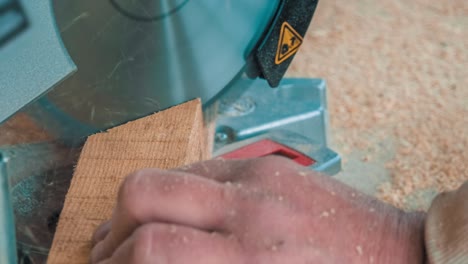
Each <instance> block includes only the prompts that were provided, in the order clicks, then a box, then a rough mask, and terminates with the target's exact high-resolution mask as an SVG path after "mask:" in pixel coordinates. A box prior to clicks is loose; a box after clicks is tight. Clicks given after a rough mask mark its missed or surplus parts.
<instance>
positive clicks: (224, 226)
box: [91, 156, 424, 264]
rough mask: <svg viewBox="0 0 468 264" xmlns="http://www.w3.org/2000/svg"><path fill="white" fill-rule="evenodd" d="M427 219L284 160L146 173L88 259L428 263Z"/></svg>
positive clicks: (123, 197) (133, 181)
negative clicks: (424, 244)
mask: <svg viewBox="0 0 468 264" xmlns="http://www.w3.org/2000/svg"><path fill="white" fill-rule="evenodd" d="M423 217H424V216H423V215H420V214H406V213H404V212H402V211H400V210H397V209H395V208H393V207H390V206H388V205H385V204H383V203H381V202H379V201H377V200H375V199H372V198H370V197H367V196H364V195H362V194H360V193H359V192H357V191H355V190H353V189H351V188H349V187H347V186H345V185H343V184H341V183H339V182H337V181H335V180H333V179H331V178H329V177H326V176H322V175H319V174H317V173H314V172H312V171H310V170H308V169H307V168H304V167H301V166H299V165H297V164H295V163H294V162H292V161H290V160H287V159H285V158H281V157H274V156H272V157H266V158H260V159H251V160H231V161H228V160H210V161H206V162H201V163H197V164H193V165H190V166H187V167H184V168H180V169H177V170H172V171H162V170H157V169H145V170H141V171H138V172H136V173H134V174H133V175H130V176H129V177H128V178H127V179H126V181H125V182H124V184H123V185H122V187H121V189H120V192H119V197H118V202H117V206H116V208H115V212H114V215H113V217H112V219H111V220H110V221H109V222H107V223H104V224H103V225H102V226H101V227H99V228H98V230H97V231H96V233H95V236H94V243H95V246H94V248H93V251H92V256H91V263H100V264H107V263H130V264H132V263H135V264H136V263H137V264H150V263H151V264H152V263H154V264H160V263H161V264H162V263H174V264H178V263H203V264H210V263H213V264H215V263H216V264H219V263H236V264H238V263H240V264H243V263H260V264H261V263H272V264H275V263H278V264H279V263H281V264H283V263H412V264H413V263H422V262H423V255H424V252H423V237H422V234H423V230H422V226H423V225H422V222H423Z"/></svg>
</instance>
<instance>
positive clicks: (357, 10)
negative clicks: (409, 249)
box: [289, 0, 468, 209]
mask: <svg viewBox="0 0 468 264" xmlns="http://www.w3.org/2000/svg"><path fill="white" fill-rule="evenodd" d="M467 68H468V1H466V0H451V1H430V0H413V1H404V0H382V1H372V0H357V1H322V2H320V3H319V7H318V9H317V12H316V16H315V18H314V21H313V23H312V26H311V29H310V31H309V32H308V35H307V36H306V39H305V44H304V45H303V47H302V48H301V50H300V51H299V53H298V56H296V58H295V60H294V61H293V63H292V65H291V68H290V71H289V75H290V76H302V77H303V76H309V77H322V78H325V79H326V80H327V81H328V84H329V108H330V118H331V131H332V138H333V139H334V141H335V143H336V146H338V149H337V151H338V152H340V153H341V154H343V156H344V157H345V158H346V154H347V153H349V151H350V150H353V149H360V150H366V151H368V152H369V153H368V156H366V157H365V158H364V161H367V160H369V161H372V157H373V156H374V155H376V154H378V153H379V152H382V151H387V150H385V149H384V148H382V147H380V145H379V144H375V142H377V143H378V142H383V141H388V140H391V141H392V142H393V143H392V144H393V145H394V146H395V153H394V156H393V158H392V160H391V161H390V162H387V164H386V169H387V170H389V171H390V175H391V179H390V180H389V181H388V182H385V183H382V184H381V186H380V187H379V188H378V192H377V196H378V197H379V198H381V199H383V200H384V201H387V202H390V203H392V204H394V205H396V206H398V207H401V208H405V209H407V208H408V207H409V205H408V197H411V196H413V195H414V194H415V193H417V192H419V191H421V190H434V192H440V191H446V190H453V189H455V188H457V187H458V186H459V185H460V184H461V183H463V182H464V181H466V180H468V165H467V164H468V150H467V149H468V87H467V84H468V69H467ZM369 149H371V150H369ZM369 177H372V175H369ZM427 206H428V203H426V204H425V205H424V206H423V207H424V208H422V209H427Z"/></svg>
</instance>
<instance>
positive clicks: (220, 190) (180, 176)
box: [98, 169, 233, 260]
mask: <svg viewBox="0 0 468 264" xmlns="http://www.w3.org/2000/svg"><path fill="white" fill-rule="evenodd" d="M230 190H232V189H230V188H225V187H224V185H223V184H219V183H217V182H215V181H211V180H209V179H205V178H202V177H197V176H196V175H192V174H188V173H183V172H175V171H162V170H158V169H146V170H141V171H139V172H137V173H135V174H133V175H131V176H129V177H128V178H127V179H126V181H125V182H124V184H123V185H122V187H121V189H120V192H119V198H118V202H117V207H116V210H115V213H114V215H113V218H112V227H111V230H110V232H109V234H108V235H107V236H106V237H105V238H104V240H103V241H102V245H100V247H101V248H102V250H101V253H102V255H101V256H99V257H98V259H99V260H100V259H104V258H107V257H109V256H110V254H111V252H113V251H114V250H115V249H116V247H117V246H118V245H120V244H121V243H122V242H123V241H124V240H125V239H126V238H127V237H129V236H130V235H131V234H132V232H133V231H134V230H135V229H136V228H137V227H138V226H140V225H142V224H145V223H150V222H166V223H174V224H179V225H186V226H190V227H194V228H199V229H205V230H222V229H223V227H224V223H225V221H226V219H227V218H228V217H229V211H230V208H232V207H233V205H232V195H233V194H232V193H231V191H230Z"/></svg>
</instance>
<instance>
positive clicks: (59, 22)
mask: <svg viewBox="0 0 468 264" xmlns="http://www.w3.org/2000/svg"><path fill="white" fill-rule="evenodd" d="M316 5H317V0H256V1H250V0H249V1H248V0H238V1H231V0H224V1H211V0H197V1H195V0H191V1H190V0H103V1H95V0H80V1H71V0H52V1H50V0H37V1H30V0H0V123H3V122H5V121H6V120H7V119H8V118H10V117H12V116H14V115H15V114H16V113H21V114H22V115H28V116H29V117H30V118H32V119H33V120H34V121H35V122H36V124H37V126H39V127H41V129H45V130H46V131H47V133H49V134H50V135H53V138H54V139H53V140H50V141H47V142H40V143H38V144H15V145H8V146H6V145H5V146H0V176H1V177H0V179H2V180H1V181H0V184H1V185H0V188H1V189H0V210H1V212H2V213H1V215H0V263H15V262H16V261H18V262H20V263H41V262H43V261H45V256H47V252H48V247H49V246H50V243H51V239H52V236H53V233H54V230H55V224H56V221H57V219H58V216H59V214H60V210H61V206H62V203H63V199H64V195H65V193H66V191H67V188H68V183H69V180H70V178H71V174H72V171H73V163H74V161H76V157H77V156H78V154H79V146H80V144H81V143H82V142H83V141H84V139H85V138H86V136H88V135H90V134H92V133H96V132H99V131H103V130H106V129H108V128H110V127H113V126H116V125H119V124H123V123H125V122H128V121H129V120H133V119H136V118H139V117H143V116H145V115H148V114H151V113H154V112H157V111H159V110H162V109H166V108H168V107H170V106H173V105H176V104H179V103H182V102H185V101H188V100H190V99H193V98H196V97H200V98H201V99H202V102H204V109H205V111H206V112H208V111H211V110H212V109H216V133H215V139H214V149H213V152H214V156H223V157H225V158H248V157H260V156H265V155H269V154H276V155H282V156H286V157H288V158H290V159H293V160H295V161H296V162H298V163H300V164H302V165H304V166H309V167H310V168H311V169H314V170H317V171H321V172H323V173H326V174H329V175H333V174H335V173H337V172H338V171H339V170H340V157H339V156H338V155H337V154H336V153H335V152H333V151H332V150H330V149H328V147H327V126H328V120H327V106H326V85H325V82H324V81H323V80H321V79H283V75H284V73H285V72H286V70H287V68H288V66H289V64H290V63H291V61H292V59H293V57H294V56H295V54H296V52H297V50H298V49H299V47H300V46H301V45H302V44H303V42H304V35H305V33H306V31H307V28H308V26H309V23H310V21H311V19H312V16H313V13H314V11H315V8H316ZM270 87H276V88H275V89H270ZM214 106H216V108H215V107H214ZM18 133H28V131H20V132H18ZM155 133H157V131H155ZM0 137H1V127H0ZM13 216H14V219H15V221H13ZM15 223H16V228H15ZM16 246H17V248H16ZM17 252H18V255H17ZM17 257H18V260H17Z"/></svg>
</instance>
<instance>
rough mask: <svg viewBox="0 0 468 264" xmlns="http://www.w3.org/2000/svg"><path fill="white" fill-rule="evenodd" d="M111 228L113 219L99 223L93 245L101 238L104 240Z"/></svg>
mask: <svg viewBox="0 0 468 264" xmlns="http://www.w3.org/2000/svg"><path fill="white" fill-rule="evenodd" d="M110 229H111V221H106V222H104V223H102V224H101V225H99V226H98V228H97V229H96V231H95V232H94V234H93V238H92V243H93V246H94V245H96V244H97V243H98V242H100V241H101V240H103V239H104V238H105V237H106V236H107V234H108V233H109V231H110Z"/></svg>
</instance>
